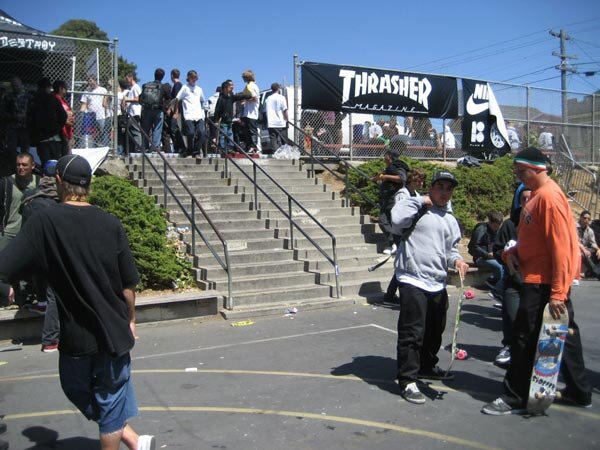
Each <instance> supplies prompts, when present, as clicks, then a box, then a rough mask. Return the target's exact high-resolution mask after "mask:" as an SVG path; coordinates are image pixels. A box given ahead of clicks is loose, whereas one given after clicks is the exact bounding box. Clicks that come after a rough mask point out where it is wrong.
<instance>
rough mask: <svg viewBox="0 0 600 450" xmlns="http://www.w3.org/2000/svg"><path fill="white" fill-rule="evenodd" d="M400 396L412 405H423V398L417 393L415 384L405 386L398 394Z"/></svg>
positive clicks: (417, 389)
mask: <svg viewBox="0 0 600 450" xmlns="http://www.w3.org/2000/svg"><path fill="white" fill-rule="evenodd" d="M400 395H401V396H402V397H404V399H405V400H406V401H407V402H410V403H414V404H415V405H422V404H423V403H425V396H424V395H423V394H422V393H421V391H419V388H418V387H417V383H410V384H407V385H406V386H405V387H404V389H402V391H401V392H400Z"/></svg>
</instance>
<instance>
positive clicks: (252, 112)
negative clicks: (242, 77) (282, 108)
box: [242, 83, 260, 119]
mask: <svg viewBox="0 0 600 450" xmlns="http://www.w3.org/2000/svg"><path fill="white" fill-rule="evenodd" d="M247 87H248V88H249V91H250V93H251V94H252V96H253V97H255V98H253V99H251V100H246V101H245V102H244V111H243V112H242V117H247V118H248V119H258V98H259V95H260V90H259V89H258V85H257V84H256V83H249V84H248V86H247ZM244 91H245V90H244Z"/></svg>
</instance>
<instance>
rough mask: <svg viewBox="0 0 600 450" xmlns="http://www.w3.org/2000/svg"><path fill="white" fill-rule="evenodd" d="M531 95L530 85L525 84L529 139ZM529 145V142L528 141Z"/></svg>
mask: <svg viewBox="0 0 600 450" xmlns="http://www.w3.org/2000/svg"><path fill="white" fill-rule="evenodd" d="M530 95H531V91H530V90H529V86H525V114H526V115H527V116H526V117H527V126H526V127H525V129H526V133H527V138H528V139H529V121H530V119H531V116H530V105H529V99H530V97H529V96H530ZM527 145H529V142H527Z"/></svg>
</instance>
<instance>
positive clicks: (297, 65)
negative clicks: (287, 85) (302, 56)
mask: <svg viewBox="0 0 600 450" xmlns="http://www.w3.org/2000/svg"><path fill="white" fill-rule="evenodd" d="M300 123H301V122H300V61H299V58H298V55H296V54H295V55H294V142H296V143H298V139H299V136H298V127H299V126H300V125H299V124H300Z"/></svg>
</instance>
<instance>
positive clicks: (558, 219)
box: [507, 180, 581, 301]
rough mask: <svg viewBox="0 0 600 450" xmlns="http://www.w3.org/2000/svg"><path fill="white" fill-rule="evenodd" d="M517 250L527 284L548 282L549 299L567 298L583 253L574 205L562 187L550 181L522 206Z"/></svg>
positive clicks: (577, 274) (561, 299)
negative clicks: (569, 201)
mask: <svg viewBox="0 0 600 450" xmlns="http://www.w3.org/2000/svg"><path fill="white" fill-rule="evenodd" d="M517 236H518V237H517V245H516V246H515V247H513V248H512V249H510V250H509V251H508V252H507V253H516V255H517V257H518V259H519V269H520V271H521V275H522V276H523V281H524V282H525V283H532V284H549V285H550V286H551V292H550V299H552V300H560V301H565V300H566V299H567V298H568V294H569V290H570V289H571V284H572V283H573V280H574V279H575V278H579V270H580V265H581V256H580V251H579V245H578V243H579V239H578V238H577V230H576V224H575V220H574V219H573V213H572V211H571V207H570V206H569V203H568V201H567V197H566V196H565V194H564V193H563V192H562V190H561V189H560V187H559V186H558V185H557V184H556V183H555V182H554V181H553V180H548V181H547V182H546V183H545V184H544V185H542V186H541V187H539V188H538V189H536V190H535V191H533V192H532V193H531V197H530V198H529V200H528V201H527V203H526V204H525V205H524V206H523V209H522V211H521V219H520V221H519V228H518V232H517Z"/></svg>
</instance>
